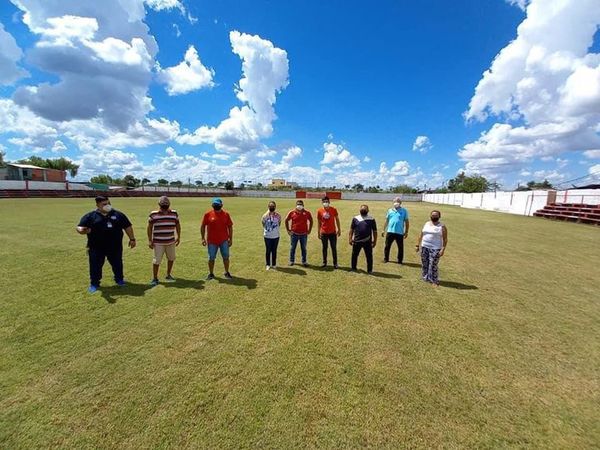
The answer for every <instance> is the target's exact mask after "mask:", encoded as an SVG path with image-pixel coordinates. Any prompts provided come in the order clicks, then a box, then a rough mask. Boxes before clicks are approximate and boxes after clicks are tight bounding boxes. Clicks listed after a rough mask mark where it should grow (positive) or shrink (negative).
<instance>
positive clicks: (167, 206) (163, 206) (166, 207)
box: [159, 205, 171, 209]
mask: <svg viewBox="0 0 600 450" xmlns="http://www.w3.org/2000/svg"><path fill="white" fill-rule="evenodd" d="M159 206H160V209H169V206H171V205H159Z"/></svg>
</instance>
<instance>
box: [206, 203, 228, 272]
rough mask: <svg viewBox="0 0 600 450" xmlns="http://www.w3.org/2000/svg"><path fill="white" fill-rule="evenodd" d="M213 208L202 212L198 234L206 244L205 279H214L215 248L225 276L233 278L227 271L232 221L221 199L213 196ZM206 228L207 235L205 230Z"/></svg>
mask: <svg viewBox="0 0 600 450" xmlns="http://www.w3.org/2000/svg"><path fill="white" fill-rule="evenodd" d="M212 207H213V209H212V210H210V211H208V212H207V213H206V214H204V218H203V219H202V226H201V227H200V234H201V235H202V245H203V246H205V247H206V246H207V245H208V271H209V274H208V276H207V277H206V279H207V280H214V279H215V275H214V268H215V259H217V250H218V251H220V252H221V257H222V258H223V266H224V267H225V278H228V279H231V278H233V277H232V276H231V274H230V273H229V248H230V247H231V246H232V245H233V222H232V221H231V217H230V216H229V213H228V212H227V211H225V210H224V209H223V200H221V199H220V198H213V201H212ZM207 230H208V237H207V236H206V231H207Z"/></svg>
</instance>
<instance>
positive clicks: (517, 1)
mask: <svg viewBox="0 0 600 450" xmlns="http://www.w3.org/2000/svg"><path fill="white" fill-rule="evenodd" d="M506 2H507V3H508V4H510V5H513V6H518V7H519V8H521V9H522V10H523V11H525V8H527V4H528V3H529V0H506Z"/></svg>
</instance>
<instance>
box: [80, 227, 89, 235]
mask: <svg viewBox="0 0 600 450" xmlns="http://www.w3.org/2000/svg"><path fill="white" fill-rule="evenodd" d="M91 231H92V229H91V228H88V227H77V232H78V233H79V234H90V232H91Z"/></svg>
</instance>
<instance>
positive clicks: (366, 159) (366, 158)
mask: <svg viewBox="0 0 600 450" xmlns="http://www.w3.org/2000/svg"><path fill="white" fill-rule="evenodd" d="M363 162H365V163H369V162H371V158H369V157H368V156H365V157H364V158H363Z"/></svg>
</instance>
